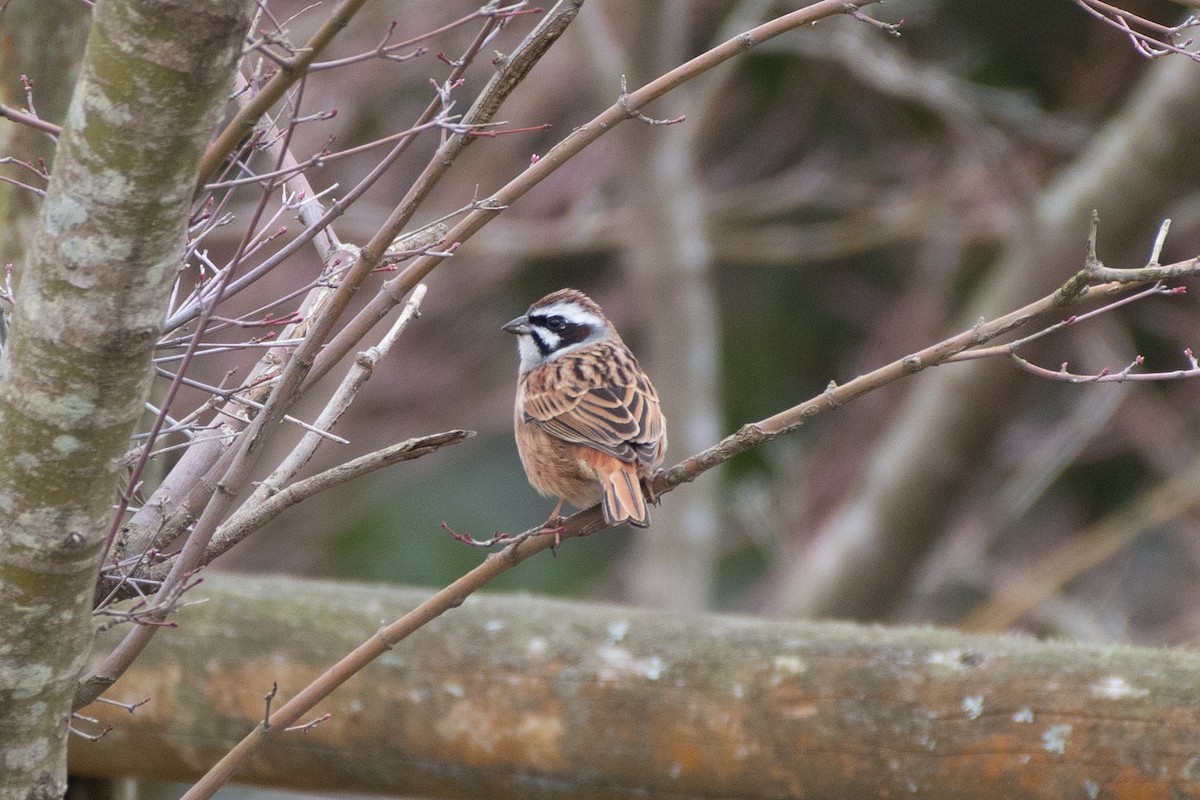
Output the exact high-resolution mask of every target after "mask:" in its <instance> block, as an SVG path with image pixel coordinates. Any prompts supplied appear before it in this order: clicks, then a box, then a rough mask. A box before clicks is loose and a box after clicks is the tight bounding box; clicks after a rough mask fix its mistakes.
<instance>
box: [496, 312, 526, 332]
mask: <svg viewBox="0 0 1200 800" xmlns="http://www.w3.org/2000/svg"><path fill="white" fill-rule="evenodd" d="M501 330H506V331H508V332H509V333H515V334H516V335H517V336H520V335H521V334H522V333H529V317H527V316H520V317H517V318H516V319H514V320H513V321H512V322H510V323H508V324H507V325H505V326H504V327H503V328H502V329H501Z"/></svg>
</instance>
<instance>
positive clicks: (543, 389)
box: [504, 289, 667, 528]
mask: <svg viewBox="0 0 1200 800" xmlns="http://www.w3.org/2000/svg"><path fill="white" fill-rule="evenodd" d="M504 330H506V331H508V332H509V333H515V334H516V335H517V348H518V351H519V352H520V356H521V365H520V374H519V376H518V378H517V406H516V434H517V449H518V450H519V451H520V453H521V463H522V464H524V466H525V474H526V475H527V476H528V477H529V483H530V484H532V485H533V488H534V489H537V490H538V492H540V493H541V494H542V495H543V496H545V497H557V498H558V505H557V506H555V507H554V513H553V514H551V515H550V520H549V521H548V523H547V524H548V525H554V524H556V523H557V520H558V519H559V516H558V515H559V511H561V510H562V504H563V500H566V501H568V502H569V503H571V505H573V506H577V507H578V508H587V507H589V506H592V505H595V504H596V503H600V504H601V507H602V510H603V512H604V522H605V524H607V525H622V524H624V523H626V522H628V523H630V524H632V525H637V526H638V527H642V528H644V527H646V526H647V525H649V524H650V511H649V509H647V507H646V498H645V496H643V494H642V486H643V484H644V485H645V487H646V490H647V491H648V492H649V491H650V483H649V481H650V478H652V477H653V473H654V470H655V469H656V468H657V467H658V466H659V464H661V463H662V460H663V456H664V455H665V454H666V450H667V429H666V420H665V419H663V414H662V409H661V408H659V404H658V392H656V391H655V390H654V386H653V385H652V384H651V383H650V379H649V378H648V377H646V373H645V372H642V368H641V367H640V366H639V365H638V362H637V359H636V358H634V357H633V353H631V352H629V348H628V347H626V346H625V343H624V342H623V341H621V337H620V335H619V334H618V333H617V330H616V328H614V327H613V325H612V323H611V322H609V321H608V319H607V318H605V316H604V313H603V312H602V311H601V310H600V306H598V305H596V304H595V303H594V302H593V301H592V300H591V298H589V297H588V296H587V295H585V294H583V292H578V291H575V290H574V289H560V290H559V291H557V292H554V293H553V294H548V295H546V296H545V297H543V298H542V299H541V300H538V301H537V302H536V303H534V304H533V305H531V306H530V307H529V310H528V311H527V312H525V315H524V316H521V317H517V318H516V319H514V320H513V321H512V322H510V323H508V324H507V325H505V326H504ZM651 500H653V494H652V493H651Z"/></svg>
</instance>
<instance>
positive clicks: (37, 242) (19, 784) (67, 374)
mask: <svg viewBox="0 0 1200 800" xmlns="http://www.w3.org/2000/svg"><path fill="white" fill-rule="evenodd" d="M249 10H250V4H249V3H247V2H241V1H240V0H239V2H233V3H231V2H224V3H213V2H209V3H202V4H197V3H191V2H183V0H176V2H162V1H159V2H154V1H152V0H107V1H106V0H101V2H98V3H97V4H96V6H95V9H94V12H95V13H94V21H93V25H92V30H91V33H90V36H89V38H88V43H87V47H86V50H85V53H84V63H83V67H82V70H81V73H80V76H79V79H78V83H77V84H76V87H75V93H74V95H73V98H72V100H71V105H70V107H69V109H68V112H67V121H66V125H65V129H64V131H63V133H62V136H61V138H60V141H59V146H58V150H57V152H56V154H55V157H54V173H53V176H52V178H51V181H50V185H49V188H48V193H47V195H46V197H45V199H44V201H43V204H42V208H41V211H40V215H39V219H38V224H37V228H36V230H35V233H34V236H33V241H32V245H31V248H30V251H29V256H28V259H27V261H26V263H25V264H24V265H23V267H22V268H21V269H19V270H18V272H19V275H20V284H19V287H18V290H17V297H16V309H15V311H14V314H13V321H12V330H11V332H10V334H9V337H8V342H7V346H6V348H5V351H4V354H3V357H2V359H0V608H3V609H4V615H5V616H4V628H3V630H2V631H0V639H2V646H0V753H3V755H2V756H0V798H26V797H28V798H56V797H60V796H61V795H62V793H63V791H64V789H65V786H66V784H65V779H66V739H67V731H68V721H69V709H70V705H71V699H72V695H73V693H74V690H75V682H76V680H77V678H78V673H79V670H80V667H81V666H82V665H83V662H84V661H85V659H86V657H87V653H88V649H89V645H90V644H91V639H92V626H91V610H92V587H93V584H94V582H95V580H96V574H97V568H98V566H99V561H100V558H101V554H102V552H103V549H104V546H105V538H106V533H107V530H108V527H109V521H110V518H111V515H112V510H111V504H112V502H113V499H114V497H115V496H116V495H115V492H114V489H115V488H116V486H117V469H118V467H119V460H120V456H121V455H122V453H124V451H125V450H126V448H127V447H128V446H129V435H130V434H131V433H132V431H133V425H134V423H135V421H136V420H137V418H138V416H139V415H140V414H141V413H142V405H143V403H144V401H145V399H146V396H147V392H148V389H149V386H150V379H151V376H152V372H151V364H150V355H151V350H152V348H153V346H154V343H155V341H156V338H157V333H158V330H159V326H160V324H161V321H162V318H163V314H164V311H165V308H166V303H167V290H168V287H169V286H170V285H171V281H172V280H173V278H174V276H175V274H176V271H177V270H178V268H179V266H180V263H181V261H182V258H183V252H184V241H185V235H186V224H187V218H188V210H189V207H190V205H191V200H192V194H193V192H194V190H195V182H196V175H197V165H198V164H199V160H200V156H201V154H202V152H203V148H204V145H205V143H206V142H207V140H208V137H209V136H210V135H211V133H212V131H213V128H214V127H215V124H216V122H217V120H218V117H219V114H220V112H221V109H222V107H223V103H224V101H225V99H226V97H227V95H228V91H229V88H230V86H231V80H232V76H233V68H234V64H235V61H236V59H237V58H238V56H239V55H240V51H241V44H242V40H243V37H244V35H245V32H246V29H247V27H248V25H249Z"/></svg>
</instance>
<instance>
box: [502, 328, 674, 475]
mask: <svg viewBox="0 0 1200 800" xmlns="http://www.w3.org/2000/svg"><path fill="white" fill-rule="evenodd" d="M535 374H538V373H537V372H535V373H530V374H529V377H528V379H527V380H525V381H523V385H522V387H521V388H522V391H523V401H524V405H523V408H524V414H525V418H526V419H528V420H529V421H530V422H533V423H535V424H537V425H538V426H539V427H541V428H542V429H543V430H544V431H546V432H547V433H549V434H551V435H552V436H556V437H558V438H559V439H562V440H564V441H568V442H574V443H576V444H582V445H586V446H588V447H591V448H594V449H596V450H599V451H600V452H602V453H608V454H609V455H612V456H615V457H616V458H619V459H621V460H622V461H625V462H634V461H637V462H640V463H642V464H645V465H647V466H653V465H656V464H657V463H658V462H659V461H661V460H662V451H663V447H662V440H663V420H662V411H661V409H660V408H659V402H658V393H657V392H656V391H655V390H654V386H653V385H652V384H651V383H650V381H649V380H648V379H647V378H646V376H645V374H644V373H642V371H641V369H640V368H639V367H638V366H637V362H636V361H635V360H634V358H633V356H632V354H630V353H629V351H628V350H627V349H626V348H625V347H624V345H623V344H620V345H618V344H613V343H607V342H606V343H602V344H600V345H598V346H597V347H596V348H595V349H589V352H588V354H587V355H584V354H583V353H579V354H576V353H567V354H566V355H563V356H561V357H559V358H558V359H555V361H554V362H553V369H547V370H543V371H541V372H540V379H538V378H536V377H534V375H535Z"/></svg>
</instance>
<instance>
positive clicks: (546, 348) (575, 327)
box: [529, 314, 592, 356]
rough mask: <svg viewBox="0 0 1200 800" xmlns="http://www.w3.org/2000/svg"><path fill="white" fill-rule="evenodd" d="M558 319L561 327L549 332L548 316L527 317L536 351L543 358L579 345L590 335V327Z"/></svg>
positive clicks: (535, 315)
mask: <svg viewBox="0 0 1200 800" xmlns="http://www.w3.org/2000/svg"><path fill="white" fill-rule="evenodd" d="M558 319H559V320H562V327H561V328H559V329H558V330H551V328H550V324H549V323H550V316H549V315H546V314H530V315H529V324H530V325H532V326H533V327H534V331H533V340H534V342H536V343H537V347H538V350H540V351H541V353H542V355H544V356H548V355H550V354H551V353H553V352H554V351H555V350H561V349H563V348H564V347H570V346H571V345H573V344H579V343H580V342H582V341H583V340H585V339H587V338H588V336H590V335H591V333H592V326H590V325H585V324H583V323H581V322H571V321H570V320H563V318H562V317H561V316H560V317H558Z"/></svg>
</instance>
